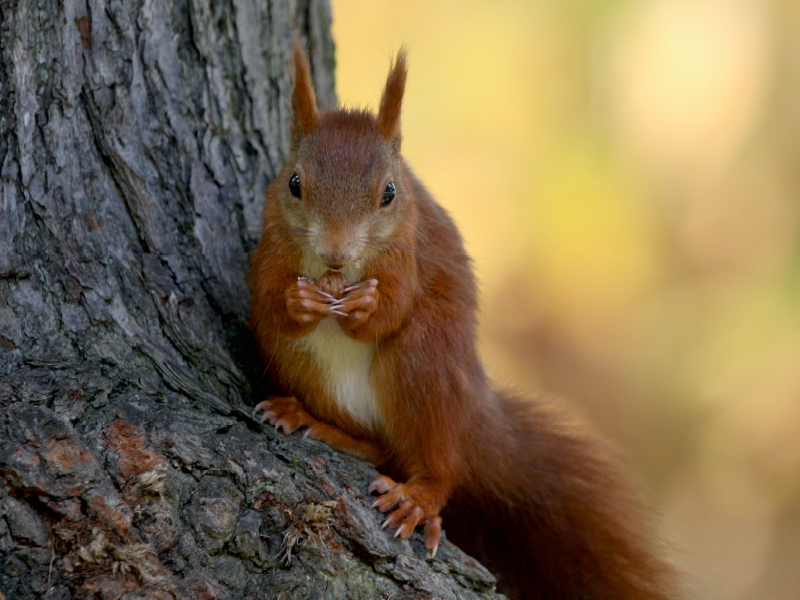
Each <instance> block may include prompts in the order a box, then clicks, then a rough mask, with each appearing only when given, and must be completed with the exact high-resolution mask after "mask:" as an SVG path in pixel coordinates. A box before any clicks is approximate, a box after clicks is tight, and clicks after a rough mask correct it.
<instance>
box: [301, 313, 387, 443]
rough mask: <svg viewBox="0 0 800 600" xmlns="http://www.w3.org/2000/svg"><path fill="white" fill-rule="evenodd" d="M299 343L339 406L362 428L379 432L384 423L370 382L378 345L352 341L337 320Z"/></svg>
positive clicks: (330, 320)
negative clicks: (381, 423)
mask: <svg viewBox="0 0 800 600" xmlns="http://www.w3.org/2000/svg"><path fill="white" fill-rule="evenodd" d="M297 343H298V344H300V346H301V347H302V348H303V349H304V350H306V351H308V352H309V353H310V354H311V355H312V356H313V357H314V359H315V361H316V363H317V365H318V366H319V368H320V370H321V371H322V372H323V374H324V375H325V376H326V377H327V387H328V393H330V395H331V396H332V397H333V398H334V399H335V400H336V402H337V403H338V404H339V406H340V407H341V408H342V409H343V410H345V411H347V412H348V413H350V415H351V416H352V418H353V419H354V420H356V421H357V422H358V423H360V424H361V425H364V426H365V427H367V428H369V429H372V430H373V431H374V430H375V429H377V428H378V427H379V426H380V421H381V419H380V414H379V412H378V406H377V403H376V402H375V392H374V390H373V389H372V383H371V382H370V379H369V372H370V368H371V367H372V359H373V358H374V357H375V344H371V343H364V342H357V341H355V340H353V339H350V338H349V337H347V335H346V334H345V333H344V332H343V331H342V329H341V327H339V324H338V323H337V322H336V321H335V320H334V319H325V320H323V321H320V323H319V324H318V325H317V327H316V328H315V329H314V331H312V332H311V333H310V334H308V335H307V336H304V337H302V338H300V339H299V340H297Z"/></svg>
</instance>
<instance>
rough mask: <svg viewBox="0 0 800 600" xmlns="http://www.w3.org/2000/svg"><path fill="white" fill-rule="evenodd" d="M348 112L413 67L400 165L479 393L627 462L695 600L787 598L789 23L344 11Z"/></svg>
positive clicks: (793, 407)
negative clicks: (461, 271) (430, 227)
mask: <svg viewBox="0 0 800 600" xmlns="http://www.w3.org/2000/svg"><path fill="white" fill-rule="evenodd" d="M333 16H334V23H333V28H334V38H335V41H336V55H337V70H336V80H337V93H338V96H339V98H340V101H341V102H342V103H343V104H344V105H350V106H371V107H375V106H376V105H377V103H378V100H379V95H380V89H381V86H382V84H383V81H384V77H385V75H386V71H387V68H388V66H389V62H390V59H391V57H392V56H393V55H394V54H395V53H396V51H397V49H398V48H399V47H400V46H401V44H406V46H407V47H408V49H409V64H410V74H409V80H408V84H407V88H406V97H405V103H404V109H403V135H404V139H403V152H404V155H405V156H406V158H407V159H408V161H409V162H410V164H411V166H412V168H413V169H414V170H415V172H416V173H417V175H418V176H419V177H420V178H421V179H422V180H423V181H425V182H426V184H427V185H428V187H429V189H430V190H431V191H432V192H433V194H434V196H435V197H436V198H437V199H438V201H439V202H440V203H441V204H443V205H444V206H445V208H447V210H448V211H449V212H450V213H451V214H452V215H453V216H454V218H455V220H456V221H457V223H458V225H459V227H460V229H461V232H462V234H463V236H464V238H465V240H466V245H467V248H468V250H469V252H470V254H471V255H472V256H473V258H474V260H475V268H476V272H477V274H478V277H479V279H480V281H481V293H482V307H483V312H482V318H481V323H482V326H481V332H480V336H481V348H482V352H483V356H484V358H485V361H486V363H487V366H488V368H489V370H490V372H491V373H492V375H493V377H495V378H496V379H497V380H499V381H501V382H504V383H511V384H513V385H515V386H516V387H518V388H521V389H523V390H527V391H528V392H529V393H531V394H534V393H540V392H541V393H547V394H554V395H558V396H560V397H563V398H565V399H566V400H567V401H569V402H571V403H572V404H574V405H575V406H576V407H577V408H578V409H579V410H581V411H582V412H583V413H584V414H585V415H586V416H587V418H588V419H589V420H591V421H592V422H593V423H594V424H595V425H596V426H597V428H598V429H600V430H601V431H603V432H604V433H605V434H606V435H607V436H609V437H610V438H612V439H613V440H615V441H616V442H617V444H618V445H619V447H620V448H622V449H623V452H624V453H625V454H626V455H627V456H628V457H629V459H630V462H631V465H632V468H633V470H634V472H636V473H637V474H638V475H639V477H640V479H641V481H642V482H643V485H644V487H645V489H646V490H647V491H648V494H649V496H650V497H651V498H652V500H653V503H654V504H655V505H656V506H657V507H658V508H659V511H660V514H661V515H662V518H661V528H662V530H663V532H664V534H665V537H667V538H668V539H669V540H670V541H671V542H672V544H673V545H674V547H675V553H676V556H677V561H678V562H679V563H680V565H681V566H682V568H683V569H684V570H685V571H686V572H687V573H689V576H688V579H689V582H690V585H691V587H692V590H693V591H692V592H691V594H690V595H691V596H693V597H697V598H709V599H753V600H755V599H759V600H761V599H767V600H769V599H775V600H778V599H781V600H783V599H787V600H788V599H797V598H800V202H799V200H800V3H798V2H797V1H796V0H635V1H634V0H567V1H557V0H496V1H494V2H477V1H475V0H462V1H459V2H457V1H455V0H426V1H421V0H406V1H404V2H385V1H372V2H366V1H361V0H358V1H357V0H333Z"/></svg>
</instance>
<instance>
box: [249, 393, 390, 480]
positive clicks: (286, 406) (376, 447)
mask: <svg viewBox="0 0 800 600" xmlns="http://www.w3.org/2000/svg"><path fill="white" fill-rule="evenodd" d="M258 411H263V414H262V415H261V422H262V423H263V422H264V421H269V422H270V424H272V425H274V426H275V427H276V428H281V429H282V430H283V433H285V434H286V435H290V434H291V433H292V432H294V431H296V430H298V429H303V428H305V431H303V437H308V438H312V439H315V440H319V441H321V442H324V443H326V444H327V445H328V446H330V447H331V448H335V449H336V450H339V451H340V452H345V453H346V454H350V455H351V456H355V457H356V458H360V459H362V460H366V461H369V462H371V463H372V464H374V465H375V466H380V465H381V464H383V463H384V462H386V458H387V457H386V450H385V449H384V448H383V446H382V445H380V444H378V443H376V442H370V441H368V440H359V439H356V438H354V437H352V436H350V435H348V434H346V433H345V432H344V431H342V430H341V429H338V428H337V427H334V426H333V425H328V424H327V423H323V422H322V421H318V420H317V419H315V418H314V417H312V416H311V415H310V414H309V413H308V412H306V410H305V408H303V405H302V404H300V402H299V401H298V400H297V398H295V397H294V396H290V397H284V398H282V397H278V396H271V397H269V398H267V399H266V400H264V401H263V402H259V403H258V404H256V406H255V408H254V409H253V414H255V413H257V412H258Z"/></svg>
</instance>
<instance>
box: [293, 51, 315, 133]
mask: <svg viewBox="0 0 800 600" xmlns="http://www.w3.org/2000/svg"><path fill="white" fill-rule="evenodd" d="M292 110H293V115H292V138H293V139H295V140H297V139H299V138H301V137H306V136H308V135H311V134H312V133H314V130H315V129H316V128H317V125H319V113H318V112H317V97H316V95H315V94H314V86H313V84H312V83H311V68H310V67H309V66H308V58H306V53H305V52H303V49H302V48H301V47H300V42H298V41H297V38H295V40H294V92H293V93H292Z"/></svg>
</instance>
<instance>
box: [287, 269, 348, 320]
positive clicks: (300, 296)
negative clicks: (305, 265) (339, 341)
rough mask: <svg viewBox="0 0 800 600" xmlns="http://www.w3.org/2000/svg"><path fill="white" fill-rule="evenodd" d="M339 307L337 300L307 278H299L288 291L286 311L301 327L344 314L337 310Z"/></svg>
mask: <svg viewBox="0 0 800 600" xmlns="http://www.w3.org/2000/svg"><path fill="white" fill-rule="evenodd" d="M338 306H339V304H338V301H337V300H336V298H334V297H333V296H332V295H331V294H329V293H327V292H325V291H323V290H321V289H320V288H319V287H318V286H317V285H316V284H315V283H314V282H313V281H311V280H309V279H306V278H305V277H299V278H298V279H297V281H296V282H295V283H293V284H292V285H290V286H289V288H288V289H287V290H286V310H287V312H288V313H289V317H291V319H292V320H294V321H295V322H297V323H299V324H300V325H311V324H316V323H317V322H319V321H321V320H322V319H325V318H327V317H334V316H339V315H341V314H344V313H341V312H340V311H339V310H337V308H338Z"/></svg>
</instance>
